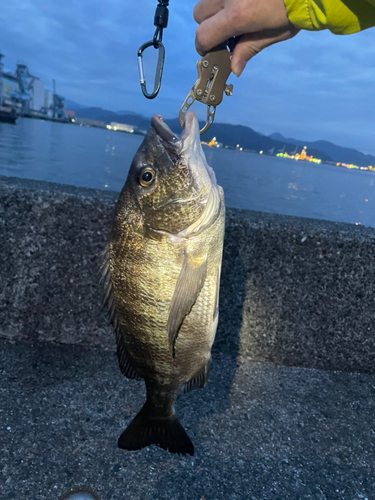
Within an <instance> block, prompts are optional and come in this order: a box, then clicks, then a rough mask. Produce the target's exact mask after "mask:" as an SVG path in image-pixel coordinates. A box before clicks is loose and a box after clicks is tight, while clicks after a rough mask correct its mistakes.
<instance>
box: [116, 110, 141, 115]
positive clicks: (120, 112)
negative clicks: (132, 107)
mask: <svg viewBox="0 0 375 500" xmlns="http://www.w3.org/2000/svg"><path fill="white" fill-rule="evenodd" d="M116 113H117V114H118V115H137V114H138V113H136V112H135V111H127V110H125V111H116Z"/></svg>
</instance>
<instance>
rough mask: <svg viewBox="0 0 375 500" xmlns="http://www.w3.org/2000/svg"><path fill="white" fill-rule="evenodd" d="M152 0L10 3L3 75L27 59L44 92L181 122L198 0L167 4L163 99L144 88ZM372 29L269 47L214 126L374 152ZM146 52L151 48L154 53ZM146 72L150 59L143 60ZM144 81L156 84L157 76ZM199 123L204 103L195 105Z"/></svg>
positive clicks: (2, 17) (3, 24) (1, 25)
mask: <svg viewBox="0 0 375 500" xmlns="http://www.w3.org/2000/svg"><path fill="white" fill-rule="evenodd" d="M156 5H157V1H156V0H143V2H142V6H141V7H140V2H130V1H128V0H107V1H106V2H103V1H101V2H99V1H98V0H90V1H89V0H81V1H80V2H76V1H74V2H73V1H72V0H65V1H64V2H63V3H62V2H47V1H46V0H12V2H6V3H4V4H3V5H2V7H1V11H0V52H2V53H3V54H4V55H5V58H4V64H5V69H6V70H12V71H13V70H14V69H15V66H16V64H17V62H18V61H22V62H25V63H26V64H27V65H28V67H29V70H30V72H31V73H32V74H33V75H35V76H38V77H39V78H40V79H41V80H42V81H43V83H44V84H45V86H46V88H52V79H53V78H54V79H55V80H56V86H57V92H58V93H59V94H61V95H63V96H64V97H65V98H66V99H68V100H73V101H76V102H78V103H80V104H83V105H85V106H100V107H103V108H106V109H111V110H113V111H118V110H121V109H128V110H131V111H134V112H137V113H140V114H143V115H145V116H150V115H151V114H153V113H157V114H161V115H163V116H164V117H166V118H172V117H176V116H177V115H178V111H179V108H180V106H181V104H182V102H183V100H184V99H185V97H186V95H187V93H188V92H189V90H190V88H191V87H192V85H193V84H194V82H195V80H196V77H197V73H196V69H195V64H196V61H197V60H198V59H199V55H198V54H197V53H196V52H195V48H194V36H195V29H196V23H195V22H194V20H193V17H192V11H193V6H194V5H195V1H190V0H188V1H184V2H181V1H180V2H177V1H175V0H171V1H170V7H169V11H170V16H169V25H168V28H167V29H166V30H165V32H164V38H163V41H164V44H165V48H166V61H165V70H164V75H163V83H162V88H161V91H160V94H159V96H158V97H157V98H156V99H154V100H152V101H149V100H146V99H145V98H144V97H143V95H142V93H141V90H140V86H139V76H138V66H137V57H136V54H137V50H138V48H139V46H140V45H141V44H142V43H143V42H145V41H146V40H149V39H151V38H152V35H153V32H154V26H153V16H154V11H155V7H156ZM374 42H375V29H374V28H373V29H370V30H367V31H364V32H362V33H359V34H356V35H350V36H335V35H332V34H331V33H329V32H327V31H325V32H320V33H307V32H303V33H300V34H299V35H297V36H296V37H295V38H294V39H292V40H289V41H287V42H283V43H281V44H277V45H275V46H273V47H270V48H268V49H266V50H265V51H264V52H262V53H261V54H259V55H257V56H256V57H255V58H254V59H253V60H252V61H250V62H249V64H248V67H247V68H246V69H245V71H244V73H243V75H242V76H241V78H239V79H236V78H235V77H234V76H233V75H232V76H231V77H230V82H231V83H233V84H234V93H233V96H232V97H226V96H225V97H224V100H223V103H222V104H221V105H220V106H218V108H217V111H216V120H217V121H219V122H224V123H225V122H226V123H233V124H243V125H247V126H249V127H251V128H253V129H254V130H256V131H258V132H261V133H263V134H266V135H269V134H271V133H274V132H280V133H281V134H282V135H284V136H285V137H294V138H296V139H304V140H306V141H314V140H319V139H325V140H328V141H331V142H334V143H336V144H339V145H341V146H347V147H351V148H355V149H358V150H360V151H362V152H364V153H369V154H374V155H375V143H374V128H375V127H374V122H375V120H374V117H375V86H374V82H375V43H374ZM148 50H149V51H150V53H151V52H152V49H148ZM145 66H146V68H147V59H146V58H145ZM146 79H147V80H148V82H150V84H151V86H152V82H153V76H151V74H150V77H147V73H146ZM193 109H194V110H195V111H196V112H197V114H198V116H199V117H201V118H203V117H204V116H205V113H206V109H205V106H203V105H200V104H197V105H195V106H193Z"/></svg>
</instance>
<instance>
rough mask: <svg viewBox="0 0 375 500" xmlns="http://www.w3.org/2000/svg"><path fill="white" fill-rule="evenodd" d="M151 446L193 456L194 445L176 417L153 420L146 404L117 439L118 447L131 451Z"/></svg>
mask: <svg viewBox="0 0 375 500" xmlns="http://www.w3.org/2000/svg"><path fill="white" fill-rule="evenodd" d="M151 444H155V445H156V446H159V447H160V448H163V450H166V451H170V452H171V453H177V454H178V455H187V454H189V455H194V445H193V443H192V442H191V440H190V438H189V436H188V435H187V433H186V431H185V429H184V428H183V427H182V425H181V424H180V422H179V420H178V418H177V417H176V415H173V416H171V417H167V418H165V417H164V418H155V417H153V416H152V415H150V410H149V405H148V404H147V402H146V404H145V405H144V406H143V408H142V409H141V411H140V412H139V413H138V415H136V416H135V418H134V419H133V420H132V422H130V424H129V426H128V427H127V428H126V429H125V431H124V432H123V433H122V434H121V436H120V437H119V440H118V447H119V448H122V449H123V450H130V451H133V450H140V449H141V448H145V447H146V446H149V445H151Z"/></svg>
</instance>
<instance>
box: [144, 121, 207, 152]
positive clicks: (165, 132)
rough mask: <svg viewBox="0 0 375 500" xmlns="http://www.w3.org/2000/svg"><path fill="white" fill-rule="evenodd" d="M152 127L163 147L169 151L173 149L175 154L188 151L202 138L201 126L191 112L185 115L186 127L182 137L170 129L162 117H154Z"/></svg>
mask: <svg viewBox="0 0 375 500" xmlns="http://www.w3.org/2000/svg"><path fill="white" fill-rule="evenodd" d="M151 126H152V128H153V129H154V131H155V132H156V134H157V136H158V137H159V139H160V140H161V142H162V143H163V145H164V146H166V147H167V149H168V150H169V151H170V150H171V149H172V150H173V152H174V153H175V154H180V153H181V151H182V150H183V149H184V150H187V149H188V148H189V147H191V145H192V144H193V143H194V142H196V141H197V138H198V139H199V138H200V133H199V124H198V120H197V117H196V116H195V113H194V111H190V112H189V113H187V114H186V115H185V120H184V126H183V129H182V132H181V135H180V136H179V135H178V134H175V133H174V132H173V131H172V130H171V129H170V128H169V127H168V125H167V124H166V123H165V122H164V121H163V118H162V117H161V116H160V115H153V116H152V118H151Z"/></svg>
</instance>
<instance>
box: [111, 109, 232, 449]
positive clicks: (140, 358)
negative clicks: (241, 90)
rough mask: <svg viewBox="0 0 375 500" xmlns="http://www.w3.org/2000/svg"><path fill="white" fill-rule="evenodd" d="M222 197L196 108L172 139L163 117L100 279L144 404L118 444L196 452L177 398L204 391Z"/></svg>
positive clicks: (133, 175)
mask: <svg viewBox="0 0 375 500" xmlns="http://www.w3.org/2000/svg"><path fill="white" fill-rule="evenodd" d="M224 218H225V206H224V194H223V190H222V188H221V187H220V186H218V185H217V183H216V178H215V174H214V172H213V170H212V169H211V168H210V167H209V166H208V164H207V162H206V159H205V156H204V153H203V150H202V147H201V143H200V135H199V128H198V122H197V119H196V117H195V114H194V113H193V112H191V113H188V114H187V115H186V118H185V126H184V130H183V132H182V134H181V136H180V137H177V136H175V135H174V134H173V133H172V131H171V130H170V129H169V128H168V127H167V125H166V124H165V123H164V122H163V121H162V120H161V117H159V116H153V118H152V120H151V128H150V130H149V131H148V133H147V135H146V137H145V139H144V141H143V143H142V144H141V146H140V148H139V150H138V152H137V153H136V155H135V157H134V160H133V162H132V165H131V167H130V170H129V174H128V178H127V180H126V183H125V185H124V188H123V190H122V192H121V194H120V197H119V200H118V202H117V206H116V212H115V218H114V222H113V228H112V234H111V238H110V242H109V245H108V247H107V252H106V256H105V261H104V264H103V274H104V283H105V302H106V304H107V307H108V309H109V314H110V319H111V322H112V324H113V325H114V329H115V332H116V341H117V354H118V360H119V365H120V370H121V371H122V373H123V374H124V375H125V376H127V377H129V378H137V379H144V381H145V384H146V388H147V400H146V403H145V405H144V406H143V408H142V410H141V411H140V412H139V413H138V415H137V416H136V417H135V418H134V420H133V421H132V422H131V423H130V425H129V426H128V428H127V429H126V430H125V431H124V432H123V433H122V435H121V436H120V438H119V441H118V445H119V447H120V448H123V449H128V450H135V449H140V448H143V447H145V446H148V445H150V444H156V445H158V446H160V447H161V448H163V449H166V450H169V451H170V452H173V453H179V454H190V455H192V454H193V453H194V447H193V444H192V442H191V441H190V438H189V437H188V435H187V434H186V432H185V430H184V429H183V427H182V426H181V424H180V423H179V421H178V418H177V416H176V415H175V411H174V403H175V400H176V397H177V395H178V393H179V392H180V391H181V389H182V391H183V392H187V391H189V390H190V389H194V388H198V387H203V386H204V385H205V384H206V382H207V377H208V373H209V366H210V362H211V347H212V344H213V342H214V338H215V333H216V328H217V323H218V301H219V285H220V270H221V260H222V249H223V236H224Z"/></svg>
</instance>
